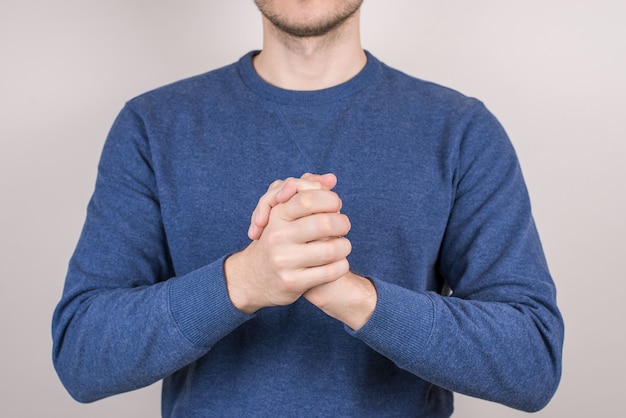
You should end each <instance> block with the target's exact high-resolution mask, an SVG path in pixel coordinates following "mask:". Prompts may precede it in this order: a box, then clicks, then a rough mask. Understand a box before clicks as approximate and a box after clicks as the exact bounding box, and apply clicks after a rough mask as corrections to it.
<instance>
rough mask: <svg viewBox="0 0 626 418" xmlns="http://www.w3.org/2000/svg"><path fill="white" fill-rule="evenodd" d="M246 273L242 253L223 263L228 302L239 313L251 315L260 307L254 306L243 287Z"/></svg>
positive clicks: (248, 293)
mask: <svg viewBox="0 0 626 418" xmlns="http://www.w3.org/2000/svg"><path fill="white" fill-rule="evenodd" d="M249 274H250V273H249V272H246V263H245V261H244V260H243V259H242V253H241V252H239V253H234V254H231V255H230V256H228V257H227V258H226V260H225V261H224V279H225V280H226V290H227V291H228V297H229V298H230V302H231V303H232V304H233V306H234V307H235V308H237V309H238V310H239V311H241V312H243V313H246V314H253V313H255V312H256V311H257V310H259V309H260V307H258V306H256V305H255V304H254V302H253V298H252V297H250V292H249V291H248V290H249V289H248V286H246V285H245V283H244V281H243V278H245V277H247V275H249Z"/></svg>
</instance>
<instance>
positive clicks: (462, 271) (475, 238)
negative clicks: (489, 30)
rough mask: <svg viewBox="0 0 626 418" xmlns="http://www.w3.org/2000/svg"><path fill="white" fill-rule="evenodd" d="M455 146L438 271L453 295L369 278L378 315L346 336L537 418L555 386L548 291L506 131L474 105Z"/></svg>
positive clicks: (551, 289) (556, 331) (559, 330)
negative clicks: (451, 195)
mask: <svg viewBox="0 0 626 418" xmlns="http://www.w3.org/2000/svg"><path fill="white" fill-rule="evenodd" d="M461 137H462V139H461V140H460V141H459V145H458V152H457V155H458V157H457V158H456V163H455V168H454V170H455V172H454V176H453V178H454V179H453V182H454V185H453V189H454V196H453V198H452V203H451V211H450V215H449V219H448V223H447V226H446V232H445V235H444V238H443V241H442V243H441V248H440V254H439V260H438V263H437V271H436V274H437V275H438V276H439V277H440V278H441V279H442V280H444V281H445V282H446V284H447V285H448V286H449V287H450V288H451V289H452V294H451V295H441V294H438V293H435V292H425V293H424V292H416V291H413V290H409V289H406V288H403V287H400V286H397V285H394V284H392V283H390V282H391V280H389V279H387V280H386V278H372V281H373V283H374V284H375V286H376V288H377V291H378V304H377V307H376V310H375V312H374V314H373V316H372V318H371V319H370V321H369V322H368V323H367V324H366V325H365V326H364V327H363V328H361V329H360V330H358V331H357V332H352V331H349V330H348V332H351V333H352V334H353V335H355V336H356V337H358V338H360V339H362V340H363V341H364V342H365V343H367V344H368V345H369V346H371V347H372V348H373V349H375V350H377V351H378V352H380V353H381V354H383V355H385V356H387V357H388V358H390V359H391V360H393V361H394V362H395V363H396V365H398V366H399V367H401V368H403V369H406V370H408V371H410V372H412V373H414V374H416V375H417V376H419V377H421V378H422V379H424V380H427V381H429V382H431V383H434V384H436V385H438V386H441V387H444V388H446V389H449V390H452V391H455V392H460V393H464V394H467V395H470V396H475V397H479V398H483V399H487V400H490V401H495V402H499V403H502V404H505V405H507V406H510V407H513V408H516V409H521V410H525V411H536V410H539V409H541V408H543V407H544V406H545V405H546V404H547V403H548V401H549V400H550V399H551V397H552V396H553V394H554V392H555V391H556V388H557V385H558V383H559V380H560V373H561V351H562V343H563V321H562V318H561V315H560V313H559V310H558V308H557V304H556V290H555V286H554V283H553V281H552V278H551V276H550V273H549V271H548V267H547V265H546V261H545V259H544V255H543V250H542V248H541V244H540V241H539V237H538V234H537V231H536V228H535V224H534V221H533V218H532V215H531V208H530V203H529V198H528V193H527V191H526V187H525V184H524V180H523V178H522V174H521V170H520V167H519V164H518V162H517V158H516V155H515V153H514V150H513V148H512V146H511V144H510V142H509V140H508V138H507V136H506V134H505V132H504V130H503V129H502V127H501V126H500V125H499V123H498V122H497V121H496V120H495V118H493V116H492V115H491V114H490V113H489V112H488V111H486V110H485V109H484V107H482V105H481V106H480V107H479V108H478V110H476V109H474V111H473V113H472V115H471V118H469V117H468V122H467V123H466V124H465V126H464V127H463V132H462V135H461ZM416 216H419V214H417V215H416Z"/></svg>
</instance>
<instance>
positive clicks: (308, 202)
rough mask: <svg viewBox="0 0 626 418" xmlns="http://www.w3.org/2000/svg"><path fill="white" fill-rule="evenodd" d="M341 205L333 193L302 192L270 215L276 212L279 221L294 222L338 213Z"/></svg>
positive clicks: (328, 191) (320, 191) (325, 191)
mask: <svg viewBox="0 0 626 418" xmlns="http://www.w3.org/2000/svg"><path fill="white" fill-rule="evenodd" d="M341 205H342V203H341V199H340V198H339V196H338V195H337V193H335V192H333V191H330V190H323V189H319V190H303V191H301V192H299V193H298V194H296V195H295V196H294V197H293V198H291V199H289V201H287V202H286V203H283V204H282V205H280V206H277V207H276V208H274V210H272V214H273V213H274V212H277V214H276V216H278V217H280V218H281V219H283V220H286V221H295V220H296V219H300V218H303V217H305V216H309V215H313V214H316V213H338V212H339V211H340V210H341ZM279 209H280V210H279Z"/></svg>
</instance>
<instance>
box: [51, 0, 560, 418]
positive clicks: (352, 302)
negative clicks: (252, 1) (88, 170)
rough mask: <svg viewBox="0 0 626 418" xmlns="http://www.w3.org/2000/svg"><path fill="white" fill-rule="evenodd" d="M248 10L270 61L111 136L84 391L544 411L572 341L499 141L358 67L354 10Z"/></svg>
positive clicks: (301, 410)
mask: <svg viewBox="0 0 626 418" xmlns="http://www.w3.org/2000/svg"><path fill="white" fill-rule="evenodd" d="M256 4H257V6H258V7H259V9H260V11H261V13H262V15H263V35H264V38H263V40H264V42H263V49H262V51H261V52H259V53H255V52H253V53H249V54H247V55H245V56H244V57H243V58H242V59H241V60H240V61H239V62H238V63H236V64H233V65H230V66H228V67H224V68H222V69H218V70H216V71H213V72H210V73H207V74H204V75H201V76H198V77H194V78H192V79H189V80H184V81H182V82H178V83H175V84H173V85H170V86H166V87H164V88H161V89H158V90H155V91H153V92H150V93H147V94H145V95H142V96H140V97H137V98H135V99H133V100H132V101H130V102H129V103H128V104H127V105H126V107H125V108H124V110H123V111H122V112H121V113H120V115H119V116H118V118H117V120H116V122H115V124H114V126H113V128H112V129H111V133H110V135H109V137H108V138H107V142H106V145H105V148H104V150H103V154H102V160H101V163H100V166H99V173H98V181H97V184H96V190H95V192H94V195H93V197H92V200H91V202H90V206H89V211H88V216H87V220H86V223H85V227H84V230H83V233H82V235H81V239H80V241H79V243H78V246H77V248H76V251H75V254H74V256H73V257H72V261H71V263H70V267H69V271H68V275H67V278H66V287H65V290H64V294H63V298H62V300H61V302H60V303H59V306H58V308H57V310H56V312H55V316H54V319H53V336H54V342H55V344H54V361H55V366H56V368H57V371H58V373H59V376H60V377H61V380H62V381H63V382H64V384H65V385H66V387H67V389H68V390H69V392H70V393H71V394H72V395H73V396H74V397H75V398H76V399H77V400H79V401H83V402H90V401H93V400H96V399H100V398H102V397H106V396H110V395H113V394H116V393H121V392H124V391H129V390H133V389H136V388H139V387H142V386H146V385H148V384H151V383H153V382H155V381H158V380H160V379H164V382H163V405H162V411H163V416H165V417H191V416H329V415H337V416H422V417H448V416H450V415H451V414H452V410H453V402H452V394H451V393H452V392H453V391H457V392H462V393H466V394H469V395H472V396H477V397H481V398H484V399H489V400H492V401H497V402H501V403H503V404H505V405H509V406H511V407H515V408H519V409H522V410H527V411H534V410H538V409H540V408H542V407H543V406H544V405H546V404H547V402H548V401H549V400H550V398H551V397H552V395H553V393H554V391H555V390H556V387H557V385H558V381H559V377H560V368H561V346H562V339H563V323H562V320H561V317H560V314H559V311H558V309H557V306H556V301H555V289H554V284H553V282H552V279H551V278H550V275H549V273H548V270H547V266H546V264H545V260H544V257H543V254H542V250H541V246H540V243H539V239H538V236H537V233H536V230H535V227H534V223H533V220H532V216H531V213H530V205H529V202H528V196H527V192H526V189H525V186H524V182H523V179H522V176H521V173H520V170H519V166H518V164H517V160H516V157H515V154H514V151H513V149H512V147H511V145H510V142H509V140H508V139H507V137H506V134H505V133H504V131H503V130H502V128H501V127H500V125H499V124H498V123H497V121H496V120H495V119H494V118H493V116H491V115H490V114H489V112H488V111H486V109H485V108H484V107H483V106H482V104H481V103H480V102H478V101H476V100H473V99H469V98H466V97H464V96H462V95H460V94H458V93H456V92H453V91H451V90H448V89H445V88H443V87H440V86H436V85H433V84H430V83H426V82H423V81H420V80H417V79H414V78H411V77H408V76H406V75H404V74H402V73H400V72H398V71H395V70H393V69H391V68H389V67H387V66H385V65H384V64H382V63H381V62H379V61H378V60H377V59H376V58H375V57H374V56H372V55H371V54H369V53H366V52H364V50H363V49H362V48H361V45H360V38H359V16H360V6H361V1H355V0H350V1H340V0H310V1H295V0H266V1H261V0H258V1H256ZM302 173H306V174H302ZM310 173H317V174H310ZM324 173H326V174H324ZM331 173H332V174H331ZM268 184H270V186H269V188H267V185H268ZM262 190H266V192H265V194H263V195H262V196H260V195H261V194H262ZM251 214H252V218H251V217H250V216H251ZM250 219H251V222H250V223H249V222H248V221H249V220H250ZM247 235H248V236H249V238H251V239H252V242H250V240H249V239H248V237H247Z"/></svg>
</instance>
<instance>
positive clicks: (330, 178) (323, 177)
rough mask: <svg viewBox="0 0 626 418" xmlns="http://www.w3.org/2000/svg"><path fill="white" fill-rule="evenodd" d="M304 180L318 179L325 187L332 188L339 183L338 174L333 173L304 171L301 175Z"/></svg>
mask: <svg viewBox="0 0 626 418" xmlns="http://www.w3.org/2000/svg"><path fill="white" fill-rule="evenodd" d="M300 178H301V179H303V180H309V181H316V182H318V183H320V184H321V185H322V188H323V189H326V190H332V189H334V188H335V186H336V185H337V176H335V175H334V174H333V173H326V174H311V173H304V174H303V175H302V176H301V177H300Z"/></svg>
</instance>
